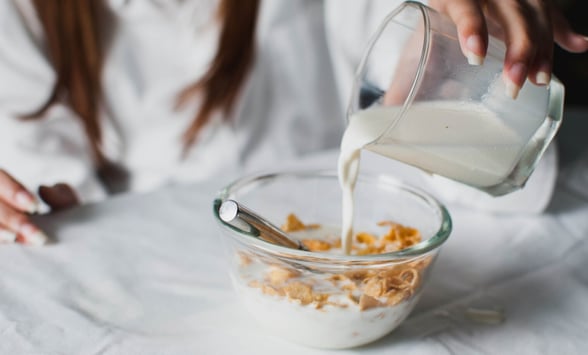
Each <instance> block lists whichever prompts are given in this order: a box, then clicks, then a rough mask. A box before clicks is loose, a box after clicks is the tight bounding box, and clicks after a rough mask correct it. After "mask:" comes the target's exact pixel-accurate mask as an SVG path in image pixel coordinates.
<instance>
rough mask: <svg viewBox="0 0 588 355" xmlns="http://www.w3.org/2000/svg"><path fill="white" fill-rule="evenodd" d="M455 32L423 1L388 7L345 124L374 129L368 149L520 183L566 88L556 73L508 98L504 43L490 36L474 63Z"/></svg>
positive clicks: (499, 191)
mask: <svg viewBox="0 0 588 355" xmlns="http://www.w3.org/2000/svg"><path fill="white" fill-rule="evenodd" d="M457 38H458V37H457V29H456V27H455V25H454V24H453V22H452V21H451V20H450V19H449V18H447V17H445V16H444V15H442V14H440V13H438V12H436V11H435V10H433V9H431V8H429V7H427V6H425V5H423V4H421V3H418V2H413V1H408V2H405V3H403V4H402V5H400V6H399V7H398V8H396V9H395V10H394V11H393V12H392V13H390V14H389V15H388V16H387V17H386V19H385V20H384V22H383V23H382V25H381V26H380V27H379V29H378V30H377V32H376V33H375V35H374V36H373V38H372V39H371V41H370V43H369V46H368V49H367V50H366V52H365V54H364V56H363V58H362V60H361V62H360V65H359V67H358V71H357V73H356V77H355V82H354V86H353V90H352V96H351V100H350V105H349V108H348V116H347V117H348V131H349V130H350V129H353V130H356V131H362V132H363V133H362V134H363V135H364V136H365V135H367V136H368V137H369V139H367V140H366V142H368V141H369V143H367V144H366V145H365V146H364V149H367V150H370V151H373V152H375V153H378V154H382V155H384V156H387V157H389V158H392V159H395V160H399V161H402V162H404V163H407V164H410V165H413V166H416V167H418V168H421V169H422V170H425V171H427V172H430V173H433V174H437V175H442V176H445V177H448V178H450V179H453V180H456V181H459V182H462V183H465V184H467V185H470V186H472V187H475V188H477V189H479V190H482V191H485V192H487V193H489V194H491V195H494V196H500V195H504V194H507V193H509V192H512V191H515V190H517V189H520V188H521V187H523V186H524V184H525V182H526V181H527V179H528V178H529V176H530V175H531V173H532V172H533V169H534V168H535V166H536V164H537V162H538V161H539V159H540V158H541V156H542V154H543V153H544V151H545V150H546V149H547V146H548V145H549V143H550V142H551V140H552V139H553V137H554V135H555V133H556V131H557V129H558V127H559V126H560V124H561V118H562V112H563V98H564V88H563V85H562V84H561V83H560V82H559V81H558V80H557V79H556V78H555V77H553V79H552V81H551V83H550V84H549V85H547V86H536V85H533V84H532V83H529V82H527V83H526V84H525V85H524V86H523V87H522V88H521V90H520V92H519V95H518V98H516V99H512V98H511V97H510V96H508V95H507V92H506V87H505V84H504V82H503V79H502V66H503V63H504V56H505V51H506V48H505V45H504V43H503V42H501V41H500V40H498V39H496V38H493V37H490V39H489V46H488V47H489V48H488V53H487V57H486V59H485V62H484V64H483V65H478V66H474V65H470V64H468V61H467V59H466V58H465V56H464V55H463V54H462V52H461V49H460V46H459V42H458V39H457ZM346 134H348V133H346Z"/></svg>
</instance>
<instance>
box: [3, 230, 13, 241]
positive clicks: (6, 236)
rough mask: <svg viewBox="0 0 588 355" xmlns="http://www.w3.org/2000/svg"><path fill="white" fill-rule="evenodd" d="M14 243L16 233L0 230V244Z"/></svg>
mask: <svg viewBox="0 0 588 355" xmlns="http://www.w3.org/2000/svg"><path fill="white" fill-rule="evenodd" d="M15 241H16V233H14V232H11V231H7V230H0V243H14V242H15Z"/></svg>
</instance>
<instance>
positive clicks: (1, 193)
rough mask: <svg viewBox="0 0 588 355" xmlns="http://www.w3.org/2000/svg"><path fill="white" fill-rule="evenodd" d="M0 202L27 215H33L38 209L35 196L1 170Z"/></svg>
mask: <svg viewBox="0 0 588 355" xmlns="http://www.w3.org/2000/svg"><path fill="white" fill-rule="evenodd" d="M0 202H4V203H7V204H8V205H9V206H12V207H13V208H15V209H17V210H19V211H23V212H27V213H35V212H38V209H39V207H38V206H39V205H38V203H37V200H36V198H35V196H33V195H32V194H31V193H30V192H29V191H28V190H27V189H26V188H25V187H24V186H22V185H21V184H20V183H19V182H18V181H16V180H15V179H14V178H13V177H12V176H10V174H8V173H7V172H6V171H4V170H2V169H0Z"/></svg>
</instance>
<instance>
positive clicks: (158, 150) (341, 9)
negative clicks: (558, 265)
mask: <svg viewBox="0 0 588 355" xmlns="http://www.w3.org/2000/svg"><path fill="white" fill-rule="evenodd" d="M105 1H106V2H107V4H108V6H109V8H110V10H111V12H112V14H113V15H114V23H113V24H107V26H105V27H106V28H105V29H108V30H110V31H112V32H113V33H112V40H111V42H109V46H108V49H107V51H106V54H105V62H104V69H103V77H102V81H103V82H102V85H103V92H104V104H105V105H104V110H103V112H102V115H101V124H102V130H103V135H104V137H103V146H104V151H105V152H106V155H107V157H108V158H110V159H111V160H112V161H115V162H117V163H119V164H120V165H122V166H124V167H125V168H126V169H127V170H128V171H129V173H130V181H129V190H130V191H146V190H150V189H153V188H156V187H159V186H162V185H164V184H170V183H175V182H186V181H198V180H203V179H209V178H214V177H218V176H227V175H230V176H235V175H237V174H242V173H244V172H246V171H250V170H254V169H261V168H271V167H275V166H277V165H279V164H281V163H283V162H284V161H288V160H290V159H294V158H298V157H301V156H304V155H306V154H308V153H311V152H316V151H320V150H324V149H332V148H337V147H338V145H339V141H340V138H341V135H342V132H343V128H344V122H345V119H344V113H343V112H344V110H345V108H346V104H347V101H348V98H349V93H350V89H351V83H352V80H353V74H354V71H355V68H356V66H357V65H358V63H359V60H360V57H361V54H362V51H363V49H364V47H365V45H366V43H367V40H368V38H369V36H370V34H371V33H373V32H374V31H375V29H376V27H377V26H378V25H379V24H380V23H381V21H382V19H383V18H384V17H385V16H386V15H387V14H388V13H389V12H390V11H391V10H392V9H394V8H395V7H396V6H398V5H399V4H400V3H401V1H400V0H372V1H368V0H361V1H357V0H324V1H321V0H266V1H262V2H261V8H260V13H259V18H258V27H257V38H256V45H257V47H256V50H257V52H256V59H255V63H254V67H253V69H252V71H251V73H250V75H249V77H248V78H247V80H246V81H245V82H244V84H243V86H242V90H241V95H240V97H239V99H238V102H237V105H236V109H235V110H234V113H233V117H230V118H229V119H228V120H223V119H222V118H221V117H220V115H218V114H217V115H216V116H214V117H212V120H211V122H210V123H209V124H208V125H207V126H205V127H204V129H203V130H202V131H201V132H200V135H199V136H198V140H197V142H196V144H194V145H193V146H192V148H191V150H190V153H189V155H188V156H187V157H186V158H185V159H182V157H181V151H182V141H181V136H182V134H183V133H184V131H185V129H186V128H187V127H188V125H189V124H190V123H191V121H192V120H193V118H194V117H195V115H196V112H197V109H198V103H197V102H194V104H193V105H192V106H191V107H186V108H185V109H183V110H179V111H178V110H175V109H174V107H175V104H176V99H177V95H178V93H179V92H180V91H181V90H182V89H184V88H185V87H186V86H188V85H189V84H192V83H194V82H196V81H197V80H198V79H199V78H200V77H201V76H202V74H203V73H205V71H206V70H207V68H208V65H209V63H210V61H211V59H212V56H213V54H214V53H215V50H216V42H217V37H218V34H219V27H218V24H216V23H215V22H214V21H212V20H211V19H212V13H213V12H214V11H215V10H216V7H217V5H218V0H105ZM43 46H44V37H43V31H42V28H41V25H40V23H39V20H38V18H37V17H36V14H35V12H34V8H33V7H32V4H31V0H0V78H1V79H0V168H2V169H5V170H7V171H8V172H9V173H11V174H12V175H13V176H14V177H15V178H17V179H18V180H19V181H21V182H23V183H24V184H25V186H27V187H28V188H29V189H30V190H31V191H36V189H37V187H38V186H39V185H41V184H46V185H51V184H55V183H57V182H65V183H68V184H70V185H72V186H73V187H74V188H75V189H76V190H77V192H78V194H79V195H80V197H81V198H82V200H83V201H96V200H99V199H102V198H104V197H105V196H106V195H107V192H106V190H105V188H104V186H103V185H102V183H101V182H100V181H99V180H98V179H97V177H96V175H95V171H94V166H93V164H92V159H91V155H90V149H89V145H88V142H87V140H86V136H85V134H84V133H83V130H82V126H81V124H80V122H79V120H78V119H77V117H75V114H74V113H73V112H72V111H71V110H69V109H68V108H67V107H65V106H63V105H59V104H58V105H54V106H53V107H52V108H51V109H50V110H49V112H47V114H46V115H45V117H43V118H42V119H37V120H31V121H23V120H21V119H19V118H18V117H19V115H23V114H26V113H30V112H33V111H35V110H36V109H38V108H39V107H40V106H41V105H42V104H43V103H44V102H45V101H46V99H47V97H48V96H49V94H50V91H51V89H52V87H53V82H54V80H55V74H54V72H53V70H52V68H51V65H50V62H49V60H48V57H47V53H46V52H45V50H44V47H43ZM547 156H548V158H546V159H543V162H542V164H541V165H540V166H539V167H538V169H537V170H540V171H543V172H540V173H535V175H539V176H542V177H543V178H541V179H539V178H535V179H532V180H531V181H530V184H528V185H531V186H534V187H533V189H532V190H534V191H542V195H543V196H546V198H545V199H543V200H542V201H541V203H536V200H535V199H534V198H531V199H528V200H529V201H531V202H530V203H525V204H524V206H521V207H520V208H519V207H515V208H514V209H515V210H517V209H522V210H531V211H534V212H535V211H540V210H542V209H543V208H544V207H545V205H546V204H547V203H548V201H549V197H550V196H551V191H552V190H553V185H554V182H555V171H556V165H557V164H556V161H555V158H554V156H555V154H554V152H553V151H549V152H548V154H547ZM431 188H432V189H433V190H436V192H437V194H438V195H440V196H442V197H444V198H445V199H446V200H448V201H451V200H455V199H457V200H460V196H468V197H467V201H465V203H466V204H467V203H470V204H471V203H472V202H471V201H479V203H477V204H478V205H479V206H477V207H481V208H485V209H488V208H489V209H491V210H492V209H497V210H499V209H501V208H503V207H504V206H508V207H509V210H510V209H512V208H511V206H512V203H511V201H512V200H515V201H516V200H525V198H523V197H524V196H523V197H520V196H517V195H515V196H514V197H511V198H507V199H503V200H504V201H505V202H502V200H500V199H499V200H496V199H492V200H490V198H489V197H486V196H482V197H480V199H477V196H480V195H481V193H477V192H472V191H468V192H466V193H465V194H464V192H463V191H464V188H462V186H458V185H456V186H454V184H452V183H443V184H439V183H435V184H433V185H431ZM466 190H467V188H466ZM526 190H531V189H530V188H528V187H527V188H526ZM472 194H473V195H475V196H476V198H473V197H472V196H473V195H472ZM535 195H536V193H534V192H533V191H531V192H528V193H525V196H531V197H533V196H535ZM460 201H461V200H460ZM468 201H469V202H468ZM533 201H535V202H533ZM462 202H464V201H462ZM474 204H475V203H474ZM525 206H526V207H525Z"/></svg>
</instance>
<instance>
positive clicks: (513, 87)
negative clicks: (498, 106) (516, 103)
mask: <svg viewBox="0 0 588 355" xmlns="http://www.w3.org/2000/svg"><path fill="white" fill-rule="evenodd" d="M519 91H521V87H520V86H518V85H517V84H515V83H513V82H512V81H510V79H507V80H506V95H507V96H508V97H510V98H511V99H513V100H515V99H516V98H517V97H518V96H519Z"/></svg>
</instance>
